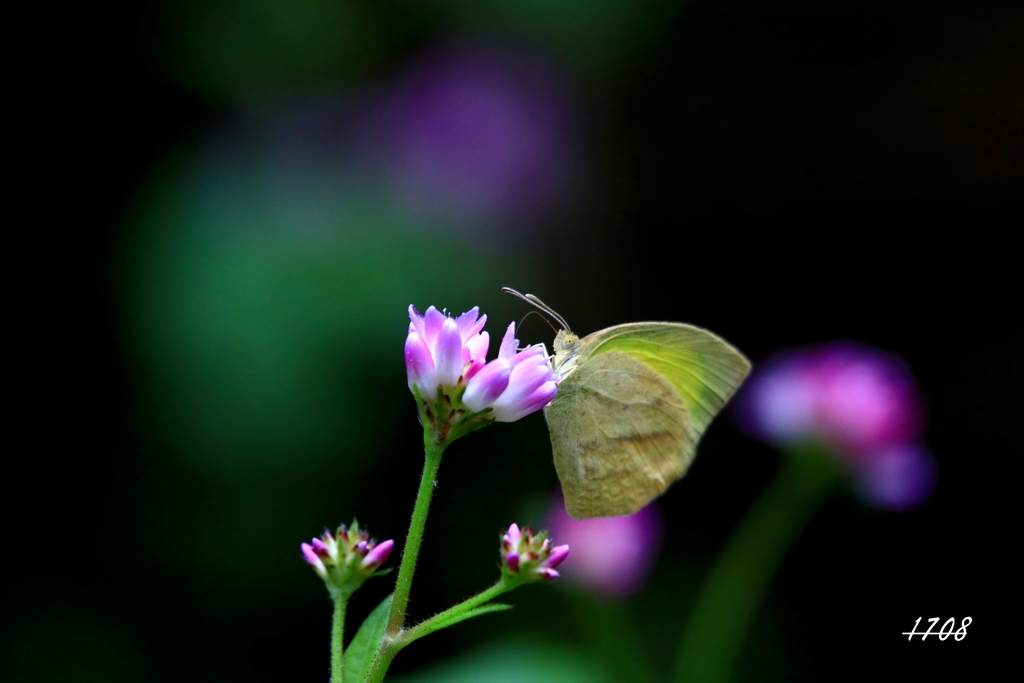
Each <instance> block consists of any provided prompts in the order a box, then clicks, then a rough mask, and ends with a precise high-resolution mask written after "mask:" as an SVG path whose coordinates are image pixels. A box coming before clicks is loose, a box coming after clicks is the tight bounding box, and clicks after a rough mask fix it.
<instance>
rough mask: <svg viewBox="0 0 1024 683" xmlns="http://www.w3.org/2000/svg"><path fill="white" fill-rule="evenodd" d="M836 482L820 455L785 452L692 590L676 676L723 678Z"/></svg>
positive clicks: (702, 681)
mask: <svg viewBox="0 0 1024 683" xmlns="http://www.w3.org/2000/svg"><path fill="white" fill-rule="evenodd" d="M836 481H837V472H836V469H835V467H834V465H833V463H832V462H831V458H830V457H829V456H827V455H826V454H822V453H818V452H807V451H803V452H797V453H789V454H787V457H785V459H784V462H783V465H782V468H781V470H780V471H779V473H778V474H777V475H776V476H775V479H774V480H773V481H772V482H771V483H770V484H769V485H768V487H767V488H766V489H765V491H764V493H763V494H761V497H760V498H759V499H758V500H757V502H755V503H754V505H753V506H752V507H751V508H750V511H749V512H748V513H747V515H746V517H744V519H743V521H742V522H740V525H739V527H738V528H737V529H736V531H735V532H734V533H733V535H732V538H731V539H730V540H729V541H728V543H727V545H726V547H725V549H724V551H723V552H722V554H721V556H720V557H719V558H718V561H717V563H716V564H715V565H714V567H713V568H712V570H711V574H710V576H709V578H708V579H707V582H706V583H705V584H704V588H703V589H702V591H701V593H700V595H699V596H698V597H697V602H696V604H695V605H694V608H693V611H692V612H691V613H690V619H689V623H688V624H687V626H686V628H685V630H684V632H683V641H682V643H681V645H680V655H679V660H678V662H677V666H676V671H675V678H674V680H675V681H676V683H726V682H727V681H728V680H729V678H730V676H731V674H732V669H733V666H734V664H735V662H736V660H737V658H738V656H739V654H740V648H741V646H742V644H743V639H744V637H745V635H746V632H747V629H748V627H749V626H750V622H751V620H752V619H753V617H754V615H755V614H756V613H757V608H758V606H759V605H760V603H761V600H762V599H763V597H764V595H765V593H766V592H767V590H768V587H769V586H770V585H771V583H772V580H773V579H774V577H775V574H776V572H777V571H778V569H779V566H780V565H781V564H782V560H783V558H784V557H785V555H786V552H787V551H788V550H789V548H790V547H791V546H792V545H793V543H794V542H795V541H796V539H797V538H798V537H799V536H800V532H801V531H802V530H803V528H804V526H805V525H806V524H807V522H808V521H810V519H811V517H812V516H813V515H814V513H815V512H816V511H817V510H818V508H819V507H820V506H821V504H822V503H823V502H824V501H825V499H826V498H827V497H828V495H829V493H830V492H831V490H832V488H833V486H834V485H835V483H836Z"/></svg>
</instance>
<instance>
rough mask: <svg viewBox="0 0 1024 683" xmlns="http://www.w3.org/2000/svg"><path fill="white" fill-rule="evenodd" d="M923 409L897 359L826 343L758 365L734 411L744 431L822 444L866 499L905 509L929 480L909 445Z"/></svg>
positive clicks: (923, 455) (785, 441) (925, 461)
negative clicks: (839, 460)
mask: <svg viewBox="0 0 1024 683" xmlns="http://www.w3.org/2000/svg"><path fill="white" fill-rule="evenodd" d="M923 413H924V407H923V404H922V401H921V397H920V395H919V393H918V390H917V386H916V384H915V383H914V380H913V378H912V377H911V375H910V372H909V370H908V369H907V367H906V366H905V365H904V363H903V362H902V361H900V360H899V359H897V358H895V357H894V356H892V355H890V354H887V353H885V352H882V351H879V350H877V349H872V348H869V347H866V346H862V345H858V344H854V343H851V342H832V343H830V344H826V345H823V346H820V347H812V348H808V349H801V350H796V351H789V352H784V353H781V354H779V355H777V356H775V357H774V358H771V359H769V360H768V361H766V362H765V363H763V364H761V365H760V367H759V368H758V369H757V370H755V372H754V374H753V376H752V377H751V378H750V379H749V380H748V381H747V385H746V387H744V389H743V391H741V393H740V395H739V396H738V397H737V401H736V409H735V413H734V414H735V415H736V417H737V422H738V423H739V425H740V427H741V428H743V429H744V430H745V431H747V432H748V433H750V434H752V435H753V436H756V437H758V438H760V439H763V440H765V441H768V442H771V443H774V444H776V445H778V446H783V447H790V446H796V445H799V444H802V443H818V444H820V445H822V446H824V447H826V448H827V449H828V450H829V451H830V452H834V453H836V454H838V455H839V456H840V457H841V459H842V461H843V463H844V464H845V465H846V466H847V468H848V469H849V470H850V472H851V474H852V475H853V476H854V478H855V479H856V487H857V489H858V490H859V491H860V492H861V494H862V496H863V498H864V499H865V500H866V501H867V502H869V503H871V504H873V505H876V506H879V507H887V508H894V509H906V508H910V507H914V506H916V505H918V504H920V503H921V502H923V501H924V499H925V498H927V497H928V495H929V494H930V492H931V489H932V487H933V485H934V481H935V464H934V461H933V460H932V458H931V456H930V455H928V453H927V452H925V451H924V450H923V449H922V448H920V447H919V446H918V445H917V444H916V443H915V439H916V438H917V437H918V436H919V435H920V433H921V431H922V426H923V422H924V419H923Z"/></svg>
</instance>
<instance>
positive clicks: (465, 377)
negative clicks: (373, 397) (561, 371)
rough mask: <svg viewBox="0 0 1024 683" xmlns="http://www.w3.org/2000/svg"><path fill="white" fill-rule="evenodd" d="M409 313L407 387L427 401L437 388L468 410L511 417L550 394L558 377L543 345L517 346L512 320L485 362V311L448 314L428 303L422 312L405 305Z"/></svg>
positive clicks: (536, 406)
mask: <svg viewBox="0 0 1024 683" xmlns="http://www.w3.org/2000/svg"><path fill="white" fill-rule="evenodd" d="M409 318H410V320H411V322H410V324H409V335H408V336H407V337H406V340H405V365H406V371H407V375H408V380H409V388H410V390H411V389H412V388H413V387H416V388H417V389H418V390H419V393H420V397H421V398H422V399H423V400H424V401H426V402H427V403H428V404H429V403H431V402H433V401H435V400H436V399H437V392H438V388H440V389H441V391H442V393H443V394H445V395H446V396H448V397H449V400H451V401H453V405H455V404H456V403H461V404H462V405H464V406H465V408H467V409H468V410H469V411H470V412H472V413H480V412H482V411H484V410H488V409H490V410H489V412H488V413H487V417H488V418H489V419H494V420H496V421H498V422H514V421H516V420H518V419H520V418H522V417H525V416H526V415H529V414H530V413H533V412H535V411H537V410H539V409H541V408H543V407H544V406H545V405H547V404H548V402H549V401H551V399H552V398H554V397H555V393H556V391H557V388H558V381H559V377H558V375H556V374H555V372H554V371H553V370H552V369H551V365H550V364H549V363H548V361H547V358H546V357H545V355H544V350H543V347H541V346H530V347H527V348H525V349H522V350H519V340H518V339H516V337H515V323H512V324H511V325H509V326H508V329H507V330H506V331H505V336H504V338H503V339H502V341H501V347H500V349H499V351H498V357H497V358H496V359H494V360H492V361H491V362H490V363H487V362H486V356H487V349H488V347H489V345H490V340H489V338H488V336H487V333H486V332H483V331H482V330H483V326H484V323H485V322H487V316H486V315H485V316H480V315H479V309H477V308H475V307H474V308H473V309H472V310H470V311H468V312H466V313H463V314H462V315H460V316H459V317H458V318H451V317H448V316H447V315H444V314H442V313H441V312H440V311H438V310H437V309H436V308H434V307H433V306H431V307H430V308H428V309H427V312H426V313H425V314H423V315H420V314H419V312H418V311H417V310H416V309H415V308H414V307H412V306H410V307H409Z"/></svg>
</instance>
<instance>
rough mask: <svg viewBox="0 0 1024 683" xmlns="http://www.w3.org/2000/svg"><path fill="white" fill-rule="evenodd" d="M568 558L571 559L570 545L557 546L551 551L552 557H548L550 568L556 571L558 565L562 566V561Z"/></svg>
mask: <svg viewBox="0 0 1024 683" xmlns="http://www.w3.org/2000/svg"><path fill="white" fill-rule="evenodd" d="M567 557H569V546H568V545H559V546H555V548H553V549H552V550H551V555H550V556H549V557H548V566H549V567H551V568H552V569H554V568H555V567H557V566H558V565H560V564H562V561H563V560H565V558H567Z"/></svg>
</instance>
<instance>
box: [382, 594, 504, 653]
mask: <svg viewBox="0 0 1024 683" xmlns="http://www.w3.org/2000/svg"><path fill="white" fill-rule="evenodd" d="M513 588H514V586H509V585H508V584H506V583H505V582H504V581H502V580H500V579H499V580H498V582H497V583H496V584H494V585H493V586H491V587H490V588H488V589H487V590H485V591H483V592H482V593H478V594H476V595H474V596H473V597H471V598H468V599H466V600H463V601H462V602H460V603H459V604H457V605H455V606H453V607H449V608H448V609H446V610H445V611H443V612H441V613H439V614H435V615H434V616H432V617H431V618H429V619H427V620H426V621H424V622H422V623H419V624H416V626H414V627H413V628H411V629H409V630H408V631H406V632H405V633H403V634H402V636H401V640H402V642H403V643H411V642H412V641H414V640H416V639H418V638H421V637H423V636H425V635H427V634H428V633H430V632H432V631H434V630H435V629H436V627H437V625H438V624H441V623H443V622H445V621H448V620H449V619H452V618H454V617H458V616H460V615H462V614H464V613H466V612H468V611H469V610H471V609H473V608H475V607H479V606H481V605H483V604H485V603H488V602H490V601H491V600H493V599H494V598H496V597H498V596H499V595H501V594H502V593H506V592H508V591H510V590H512V589H513Z"/></svg>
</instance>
